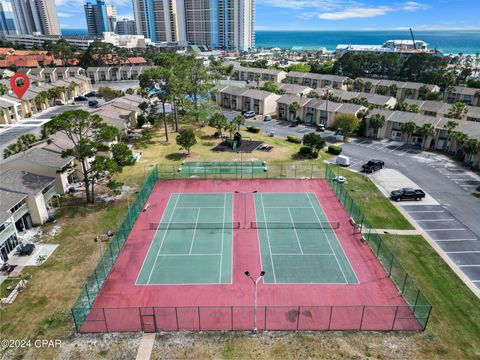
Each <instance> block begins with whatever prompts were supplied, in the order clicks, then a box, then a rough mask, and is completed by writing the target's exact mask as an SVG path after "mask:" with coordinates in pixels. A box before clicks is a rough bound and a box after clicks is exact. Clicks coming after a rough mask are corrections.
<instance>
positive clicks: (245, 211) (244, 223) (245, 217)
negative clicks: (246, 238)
mask: <svg viewBox="0 0 480 360" xmlns="http://www.w3.org/2000/svg"><path fill="white" fill-rule="evenodd" d="M257 192H258V191H257V190H255V191H252V192H251V194H256V193H257ZM235 194H243V198H244V209H243V227H244V228H246V227H247V195H248V194H250V192H248V191H246V192H242V191H237V190H235Z"/></svg>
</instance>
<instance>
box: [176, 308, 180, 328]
mask: <svg viewBox="0 0 480 360" xmlns="http://www.w3.org/2000/svg"><path fill="white" fill-rule="evenodd" d="M177 309H178V308H177V307H176V306H175V319H176V320H177V331H179V330H180V326H179V325H178V310H177Z"/></svg>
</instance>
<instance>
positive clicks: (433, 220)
mask: <svg viewBox="0 0 480 360" xmlns="http://www.w3.org/2000/svg"><path fill="white" fill-rule="evenodd" d="M415 221H416V222H422V221H432V222H435V221H456V219H429V220H415Z"/></svg>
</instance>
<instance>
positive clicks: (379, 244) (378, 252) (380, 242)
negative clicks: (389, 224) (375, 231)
mask: <svg viewBox="0 0 480 360" xmlns="http://www.w3.org/2000/svg"><path fill="white" fill-rule="evenodd" d="M379 239H380V241H379V242H378V248H377V255H375V257H376V258H377V259H378V254H380V248H381V247H382V241H383V240H382V238H381V237H380V236H379Z"/></svg>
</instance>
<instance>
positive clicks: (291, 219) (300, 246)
mask: <svg viewBox="0 0 480 360" xmlns="http://www.w3.org/2000/svg"><path fill="white" fill-rule="evenodd" d="M288 215H290V221H291V222H292V227H293V231H294V232H295V236H296V238H297V243H298V247H299V248H300V252H301V253H302V255H303V249H302V244H300V239H299V237H298V233H297V229H295V224H294V223H293V217H292V213H291V211H290V209H288Z"/></svg>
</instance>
